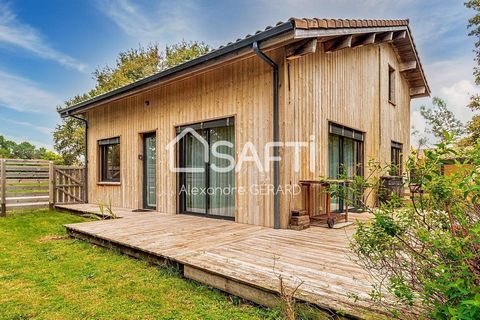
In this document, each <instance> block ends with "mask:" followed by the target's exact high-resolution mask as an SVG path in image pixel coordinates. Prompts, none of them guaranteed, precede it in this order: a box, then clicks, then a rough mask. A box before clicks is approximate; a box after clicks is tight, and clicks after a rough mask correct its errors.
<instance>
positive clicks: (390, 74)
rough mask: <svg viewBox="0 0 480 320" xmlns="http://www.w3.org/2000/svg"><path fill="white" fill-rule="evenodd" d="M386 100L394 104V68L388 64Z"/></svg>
mask: <svg viewBox="0 0 480 320" xmlns="http://www.w3.org/2000/svg"><path fill="white" fill-rule="evenodd" d="M388 101H389V102H390V103H392V104H395V69H393V68H392V67H391V66H390V65H389V66H388Z"/></svg>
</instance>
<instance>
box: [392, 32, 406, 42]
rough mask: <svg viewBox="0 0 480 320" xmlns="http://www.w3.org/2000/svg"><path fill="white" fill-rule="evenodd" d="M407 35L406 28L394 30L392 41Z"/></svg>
mask: <svg viewBox="0 0 480 320" xmlns="http://www.w3.org/2000/svg"><path fill="white" fill-rule="evenodd" d="M406 37H407V30H402V31H396V32H394V33H393V41H395V40H402V39H405V38H406Z"/></svg>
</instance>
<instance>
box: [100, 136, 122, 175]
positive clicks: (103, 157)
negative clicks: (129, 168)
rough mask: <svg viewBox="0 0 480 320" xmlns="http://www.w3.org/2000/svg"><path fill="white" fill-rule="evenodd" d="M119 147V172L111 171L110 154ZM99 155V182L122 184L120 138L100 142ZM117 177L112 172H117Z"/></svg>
mask: <svg viewBox="0 0 480 320" xmlns="http://www.w3.org/2000/svg"><path fill="white" fill-rule="evenodd" d="M116 146H118V149H119V150H118V170H110V169H109V166H108V157H109V153H110V152H112V150H111V148H114V147H116ZM98 155H99V163H98V166H99V182H100V183H120V182H121V156H120V137H114V138H109V139H102V140H98ZM109 171H111V172H109ZM117 171H118V174H117V176H115V174H114V173H112V172H117Z"/></svg>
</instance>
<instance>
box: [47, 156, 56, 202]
mask: <svg viewBox="0 0 480 320" xmlns="http://www.w3.org/2000/svg"><path fill="white" fill-rule="evenodd" d="M48 196H49V200H48V207H49V208H50V210H53V209H55V167H54V165H53V161H50V162H49V163H48Z"/></svg>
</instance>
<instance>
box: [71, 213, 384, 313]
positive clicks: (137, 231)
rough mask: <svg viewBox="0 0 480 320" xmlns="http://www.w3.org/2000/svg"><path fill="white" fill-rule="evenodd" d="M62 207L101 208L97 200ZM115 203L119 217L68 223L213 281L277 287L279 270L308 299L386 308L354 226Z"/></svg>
mask: <svg viewBox="0 0 480 320" xmlns="http://www.w3.org/2000/svg"><path fill="white" fill-rule="evenodd" d="M62 208H63V209H67V210H74V211H77V212H90V213H97V214H98V213H99V209H98V206H95V205H93V204H87V205H82V204H77V205H64V206H63V207H62ZM114 210H115V212H116V213H117V214H118V215H119V216H121V217H122V219H112V220H102V221H94V222H84V223H76V224H70V225H66V227H67V229H69V230H73V231H75V232H78V233H80V234H85V235H89V236H93V237H96V238H98V239H103V240H105V241H109V242H111V243H118V244H121V245H123V246H126V247H129V248H133V249H135V250H140V251H143V252H146V253H148V254H153V255H156V256H159V257H161V258H166V259H169V260H172V261H175V262H178V263H181V264H183V265H185V266H189V267H192V268H195V270H203V271H205V272H209V273H211V274H212V275H215V276H212V279H213V278H214V277H217V278H216V279H217V280H216V281H218V276H221V277H224V278H225V279H230V280H233V281H238V282H239V283H241V285H242V286H244V285H247V286H251V287H252V288H261V289H264V290H266V291H269V292H278V291H279V290H280V287H279V278H278V275H281V276H282V278H283V279H284V281H285V283H286V285H287V286H289V287H291V288H293V287H295V286H296V285H297V284H298V283H300V282H301V281H303V284H302V285H301V286H300V288H299V289H298V291H297V297H298V298H299V299H302V300H304V301H307V302H311V303H314V304H317V305H319V306H321V307H323V308H328V309H332V310H337V311H338V310H341V311H342V312H346V313H347V314H350V315H353V316H357V317H362V316H364V315H366V314H370V315H371V314H372V313H383V311H381V310H380V309H378V308H377V307H375V306H374V305H372V303H371V301H370V296H369V292H370V291H371V289H372V287H371V285H370V275H369V273H368V272H367V271H365V270H363V269H361V268H360V267H359V266H358V265H357V264H355V262H354V256H353V253H352V252H351V251H350V249H349V247H348V246H349V239H350V237H351V236H352V234H353V233H354V230H355V227H354V226H349V227H346V228H345V229H325V228H320V227H311V228H309V229H307V230H303V231H294V230H273V229H270V228H264V227H259V226H253V225H246V224H239V223H235V222H231V221H225V220H217V219H208V218H203V217H196V216H188V215H171V214H163V213H158V212H148V213H136V212H132V211H131V210H130V209H124V208H122V209H120V208H114ZM362 219H365V218H362ZM192 272H193V271H192ZM200 273H201V272H200ZM192 274H193V273H192ZM197 274H198V273H197ZM212 285H214V283H213V284H212ZM242 288H243V289H244V288H245V287H242ZM220 289H222V288H220ZM243 289H242V290H243ZM353 297H356V299H354V298H353Z"/></svg>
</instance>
